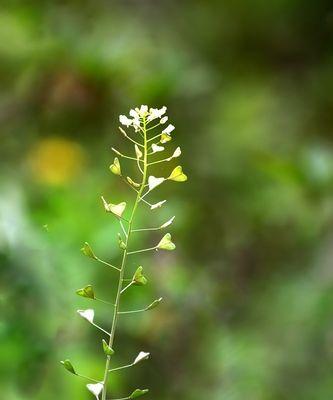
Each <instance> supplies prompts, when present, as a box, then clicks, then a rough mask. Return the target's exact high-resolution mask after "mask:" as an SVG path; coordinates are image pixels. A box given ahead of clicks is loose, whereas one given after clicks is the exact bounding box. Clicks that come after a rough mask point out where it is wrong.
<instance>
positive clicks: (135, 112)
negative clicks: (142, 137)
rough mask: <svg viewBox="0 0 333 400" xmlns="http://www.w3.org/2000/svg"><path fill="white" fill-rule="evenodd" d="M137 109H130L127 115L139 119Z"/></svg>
mask: <svg viewBox="0 0 333 400" xmlns="http://www.w3.org/2000/svg"><path fill="white" fill-rule="evenodd" d="M137 110H138V109H137V108H136V109H135V110H130V112H129V115H130V116H131V117H133V118H134V119H139V113H138V111H137Z"/></svg>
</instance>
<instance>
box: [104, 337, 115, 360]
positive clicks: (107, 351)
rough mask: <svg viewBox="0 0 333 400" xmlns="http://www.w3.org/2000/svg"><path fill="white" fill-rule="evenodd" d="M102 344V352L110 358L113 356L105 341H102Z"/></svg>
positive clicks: (112, 351)
mask: <svg viewBox="0 0 333 400" xmlns="http://www.w3.org/2000/svg"><path fill="white" fill-rule="evenodd" d="M102 343H103V350H104V353H105V354H106V355H107V356H112V355H113V354H114V350H113V349H111V347H110V346H109V345H108V344H107V343H106V341H105V340H104V339H103V340H102Z"/></svg>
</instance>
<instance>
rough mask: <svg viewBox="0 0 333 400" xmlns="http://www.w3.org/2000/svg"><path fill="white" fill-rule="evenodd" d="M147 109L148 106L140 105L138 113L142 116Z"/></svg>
mask: <svg viewBox="0 0 333 400" xmlns="http://www.w3.org/2000/svg"><path fill="white" fill-rule="evenodd" d="M147 111H148V106H146V105H142V106H141V107H140V109H139V114H140V115H141V117H143V116H144V115H145V114H146V113H147Z"/></svg>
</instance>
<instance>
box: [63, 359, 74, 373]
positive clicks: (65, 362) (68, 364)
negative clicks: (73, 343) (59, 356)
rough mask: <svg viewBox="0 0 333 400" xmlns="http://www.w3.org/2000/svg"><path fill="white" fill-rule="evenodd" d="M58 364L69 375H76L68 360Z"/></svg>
mask: <svg viewBox="0 0 333 400" xmlns="http://www.w3.org/2000/svg"><path fill="white" fill-rule="evenodd" d="M60 362H61V364H62V365H63V366H64V367H65V368H66V369H67V371H69V372H70V373H71V374H74V375H77V373H76V372H75V369H74V367H73V365H72V363H71V362H70V360H64V361H60Z"/></svg>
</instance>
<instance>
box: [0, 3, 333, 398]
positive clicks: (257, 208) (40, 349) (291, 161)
mask: <svg viewBox="0 0 333 400" xmlns="http://www.w3.org/2000/svg"><path fill="white" fill-rule="evenodd" d="M332 40H333V6H332V2H331V1H325V0H317V1H311V0H310V1H306V2H305V1H301V0H288V1H286V0H271V1H268V2H265V1H262V0H252V1H250V0H243V1H238V0H233V1H231V0H220V1H219V0H209V1H208V0H206V1H199V0H192V1H173V0H170V1H157V0H155V1H152V0H150V1H148V0H147V1H144V0H142V1H134V0H132V1H129V0H122V1H111V0H109V1H107V0H104V1H91V0H87V1H76V0H68V1H50V0H49V1H41V0H35V1H33V2H29V1H14V0H13V1H11V0H8V1H6V2H2V5H1V9H0V86H1V91H0V122H1V125H0V126H1V128H0V139H1V142H0V143H1V145H0V160H1V170H0V277H1V281H0V284H1V287H0V304H1V321H0V372H1V373H0V387H1V396H0V397H1V398H3V399H6V400H31V399H34V400H55V399H57V400H59V399H82V400H83V399H87V400H88V399H91V398H92V396H91V394H89V393H88V392H87V390H86V389H85V387H84V383H85V382H84V381H81V380H80V379H79V378H75V377H74V376H71V375H70V374H68V373H66V371H65V370H63V369H62V368H61V366H60V364H59V360H61V359H64V358H67V357H68V358H70V359H71V360H72V362H73V364H74V365H75V366H76V367H77V369H79V370H80V372H82V373H83V374H87V375H91V376H94V377H96V378H98V379H100V378H101V377H102V373H103V369H104V356H103V354H102V351H101V345H100V343H101V342H100V341H101V339H102V336H101V335H99V333H97V332H96V331H95V329H94V328H93V327H91V326H89V324H87V323H86V322H85V321H83V320H81V319H80V318H79V317H78V316H77V315H76V311H75V310H76V309H77V308H89V307H92V306H94V308H95V310H96V320H97V321H98V322H99V323H100V324H101V325H103V326H104V327H108V326H109V325H110V318H111V310H110V309H109V308H108V307H107V306H105V305H101V304H96V305H95V304H93V303H91V302H89V300H85V299H82V298H79V297H78V296H76V295H75V289H77V288H79V287H82V286H84V285H85V284H88V283H93V284H94V286H95V287H96V291H97V294H98V295H99V296H100V297H102V298H109V299H110V298H112V296H113V295H114V289H115V276H114V274H113V273H112V271H110V270H108V269H107V268H104V267H103V266H101V265H99V264H95V263H94V262H92V261H91V260H89V259H87V258H85V257H83V256H82V254H81V253H80V247H81V246H82V243H83V242H84V241H88V242H90V243H91V245H92V246H93V248H94V250H95V251H96V253H98V254H99V255H100V256H101V257H104V258H105V259H107V260H110V261H113V262H119V250H118V248H117V242H116V233H117V231H118V227H117V224H116V222H115V220H114V219H113V218H112V217H111V216H110V215H106V214H105V212H104V210H103V208H102V206H101V203H100V199H99V196H100V195H105V196H106V197H107V198H109V199H110V200H111V199H112V200H114V201H121V200H124V199H129V198H130V196H132V193H130V192H129V190H128V189H127V188H126V187H125V186H123V185H122V184H121V183H120V181H118V180H117V178H116V177H114V176H111V174H110V172H109V170H108V166H109V164H110V162H111V161H112V159H113V154H112V152H111V146H115V147H117V148H119V149H122V150H125V149H129V147H130V146H129V144H128V143H125V142H124V140H123V138H122V137H121V135H119V133H118V129H117V127H118V115H119V114H124V113H127V111H128V110H129V109H130V108H132V107H134V106H136V105H140V104H148V105H150V106H156V107H161V106H162V105H166V106H168V115H169V118H170V122H172V123H173V124H174V125H175V126H176V131H175V133H174V135H173V136H174V141H173V142H171V143H170V145H168V147H170V149H173V148H174V147H175V145H180V146H181V148H182V150H183V157H182V160H181V163H182V165H183V167H184V170H185V172H186V173H187V174H188V175H189V181H188V182H187V183H186V184H179V185H178V184H176V183H175V184H171V183H170V184H168V185H165V187H164V186H163V187H162V188H161V191H160V193H161V194H160V196H158V195H157V197H155V198H156V201H159V200H161V199H163V198H168V203H167V205H166V206H165V207H163V208H162V209H160V210H157V211H155V212H154V214H152V215H153V218H154V221H156V222H164V221H165V220H166V219H168V218H169V217H171V216H172V215H176V216H177V218H176V220H175V223H174V225H173V226H172V229H171V232H172V234H173V237H174V239H175V242H176V244H177V251H175V252H172V253H167V254H165V253H160V256H159V257H156V256H154V255H147V256H143V257H137V258H133V259H131V262H130V263H129V271H133V270H134V269H135V267H136V266H137V265H138V263H139V262H140V263H142V265H143V266H144V267H145V270H146V272H147V275H148V277H149V279H150V285H149V286H148V287H147V289H141V288H138V289H136V290H132V291H130V293H128V295H127V297H126V300H125V304H124V308H127V307H131V306H133V305H134V306H135V305H140V306H141V305H143V304H148V303H149V302H150V301H151V300H152V299H154V298H156V297H159V296H163V297H164V299H165V301H164V303H163V305H162V306H161V307H160V308H159V309H156V310H154V311H151V312H150V313H145V315H138V316H132V317H126V318H125V317H122V318H121V320H120V324H119V328H118V331H117V336H116V345H115V348H116V350H117V354H116V356H115V357H114V363H115V365H121V364H123V363H127V362H128V361H129V360H132V358H133V356H135V355H136V354H137V353H138V351H139V350H145V351H149V352H151V353H152V357H151V360H150V361H149V362H146V363H144V364H142V365H141V366H138V367H136V368H133V369H131V370H130V371H127V372H121V371H120V372H118V373H115V374H114V375H112V381H111V385H112V388H113V391H112V396H113V397H114V398H118V397H123V396H126V395H127V394H128V393H130V392H131V391H132V390H134V389H135V388H136V387H142V388H144V387H149V388H150V389H151V392H150V393H149V395H148V396H147V399H148V398H151V399H159V400H169V399H186V400H201V399H209V400H224V399H225V400H244V399H246V400H286V399H288V400H289V399H292V400H305V399H309V400H317V399H319V400H322V399H323V400H326V399H331V398H332V393H333V270H332V241H333V226H332V222H333V136H332V133H333V96H332V91H333V47H332V43H333V42H332ZM175 165H177V164H176V162H175V163H173V164H172V165H169V166H165V167H163V168H160V169H156V174H157V175H166V174H167V173H168V172H169V169H170V168H171V167H172V166H175ZM139 218H140V217H139ZM159 237H160V236H159V235H145V236H143V237H142V238H141V239H140V240H142V241H141V242H139V241H138V242H137V245H138V246H140V245H141V244H142V245H143V244H144V243H145V244H150V243H152V242H155V241H156V240H157V238H159Z"/></svg>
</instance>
